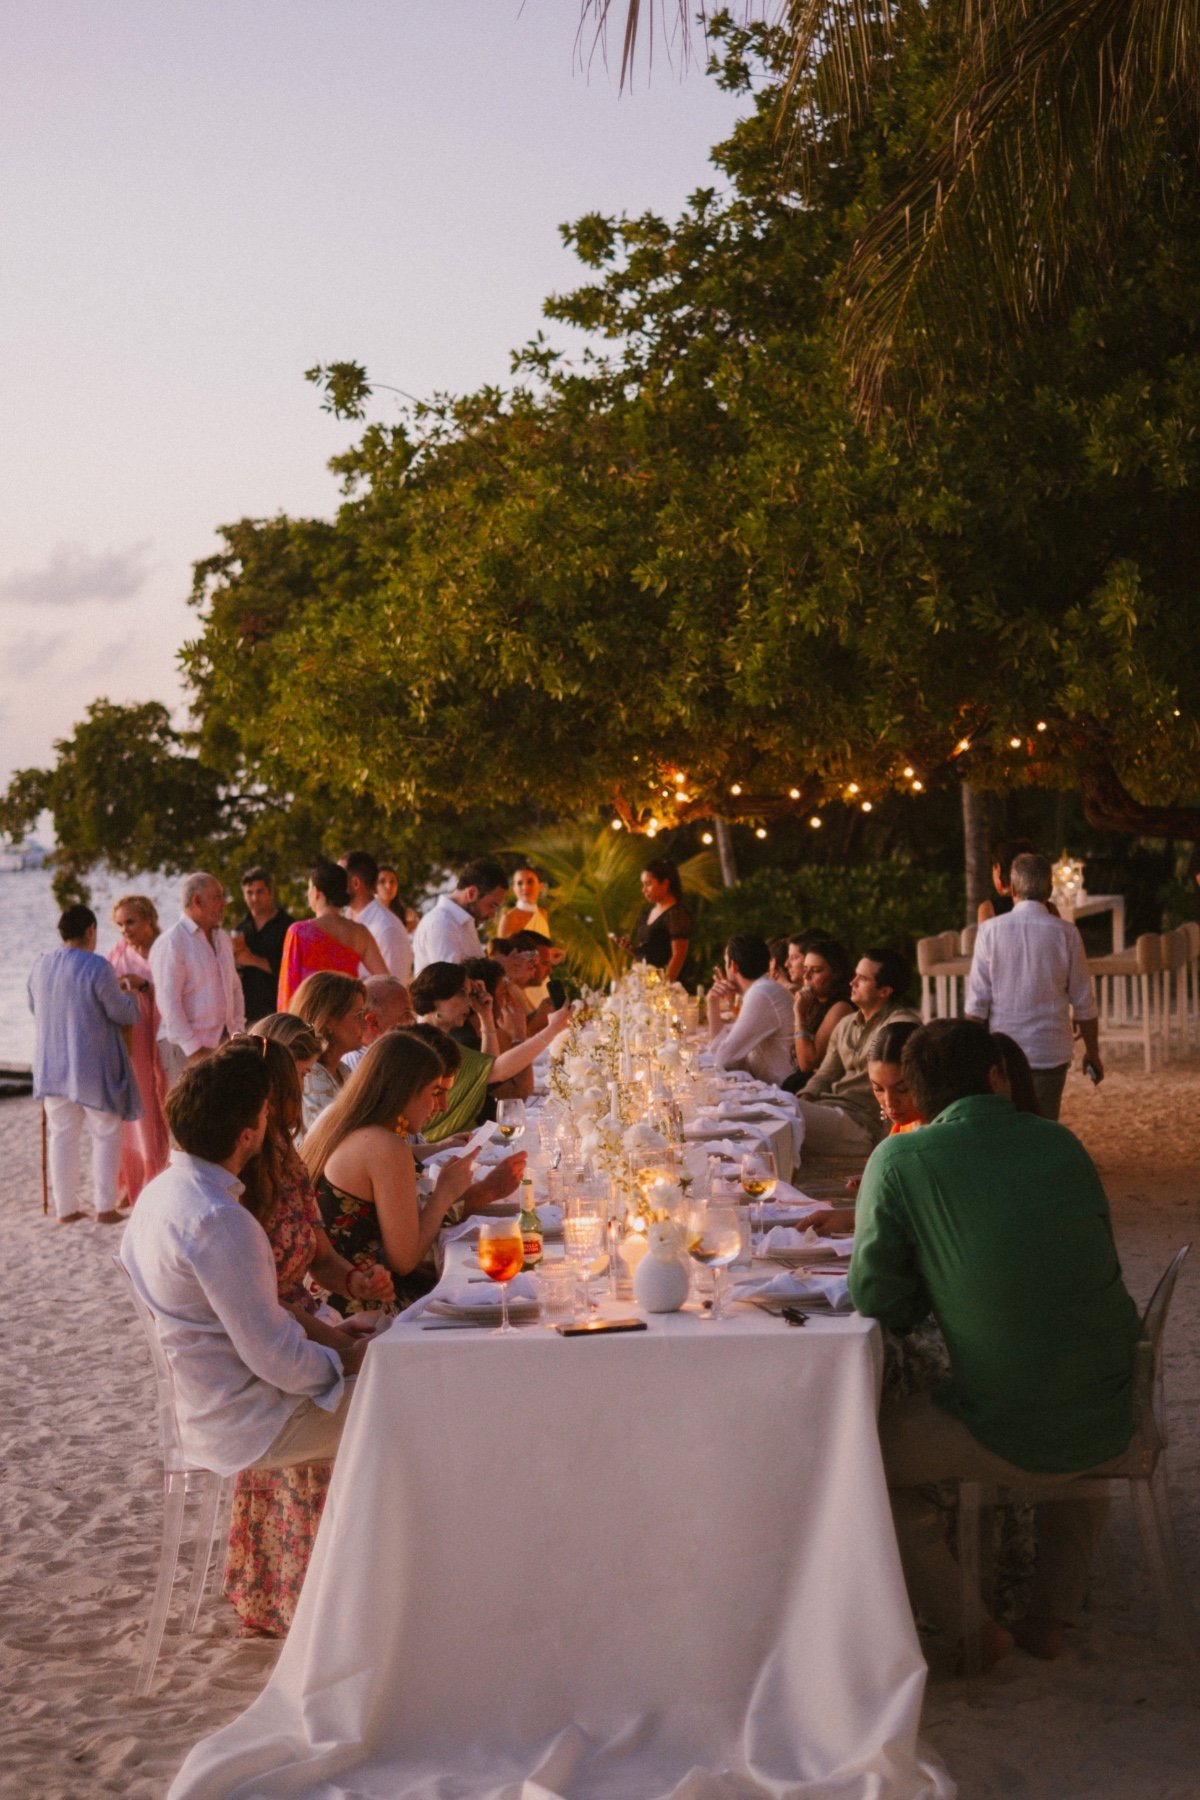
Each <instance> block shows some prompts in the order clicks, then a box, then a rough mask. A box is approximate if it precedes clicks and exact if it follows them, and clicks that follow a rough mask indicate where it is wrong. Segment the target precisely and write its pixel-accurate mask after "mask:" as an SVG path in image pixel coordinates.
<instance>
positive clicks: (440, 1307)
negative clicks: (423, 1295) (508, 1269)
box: [421, 1275, 537, 1318]
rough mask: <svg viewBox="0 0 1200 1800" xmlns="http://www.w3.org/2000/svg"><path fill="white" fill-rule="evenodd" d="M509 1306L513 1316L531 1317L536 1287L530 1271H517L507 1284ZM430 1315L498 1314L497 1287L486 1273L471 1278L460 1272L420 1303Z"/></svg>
mask: <svg viewBox="0 0 1200 1800" xmlns="http://www.w3.org/2000/svg"><path fill="white" fill-rule="evenodd" d="M508 1307H509V1311H510V1312H511V1313H513V1314H514V1315H515V1316H516V1317H518V1318H519V1317H522V1316H524V1317H526V1318H528V1317H531V1316H532V1315H534V1314H535V1313H536V1312H537V1289H536V1288H535V1287H534V1285H533V1278H532V1277H531V1276H529V1275H516V1276H514V1277H513V1279H512V1280H511V1281H510V1282H509V1284H508ZM421 1310H422V1312H424V1313H428V1314H429V1315H430V1316H431V1317H432V1318H461V1317H469V1316H471V1315H475V1316H478V1315H479V1314H480V1313H487V1314H491V1313H495V1315H496V1317H497V1318H499V1317H500V1287H499V1283H498V1282H495V1281H488V1280H487V1278H486V1277H484V1278H483V1280H480V1279H479V1278H478V1277H476V1278H475V1279H474V1280H471V1279H468V1278H467V1277H465V1276H459V1277H458V1278H457V1279H456V1280H453V1281H448V1282H445V1283H444V1284H443V1285H442V1286H440V1287H437V1288H435V1289H434V1291H433V1293H432V1294H430V1295H429V1296H428V1298H427V1299H426V1301H425V1304H424V1306H423V1307H422V1309H421Z"/></svg>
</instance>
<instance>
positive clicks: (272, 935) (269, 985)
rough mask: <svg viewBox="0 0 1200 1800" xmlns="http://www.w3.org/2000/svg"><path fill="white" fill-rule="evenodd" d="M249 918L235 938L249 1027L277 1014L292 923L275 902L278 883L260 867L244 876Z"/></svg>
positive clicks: (241, 925)
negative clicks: (276, 884)
mask: <svg viewBox="0 0 1200 1800" xmlns="http://www.w3.org/2000/svg"><path fill="white" fill-rule="evenodd" d="M242 898H243V900H244V901H245V902H246V916H245V918H244V919H243V920H242V921H241V923H240V924H239V925H238V927H237V930H236V931H234V932H233V933H232V934H231V941H232V943H233V960H234V962H235V963H236V964H237V972H238V977H239V979H240V981H241V984H242V998H243V1000H244V1002H245V1007H246V1023H247V1025H253V1024H254V1022H255V1020H256V1019H265V1018H266V1016H267V1014H268V1013H273V1012H274V1011H275V1006H276V996H277V995H278V993H279V971H280V969H281V968H282V967H283V940H284V937H285V936H286V935H287V928H288V926H289V925H290V924H291V923H292V918H291V914H290V913H285V912H284V911H283V909H282V907H280V906H279V905H278V904H277V903H276V900H275V883H274V882H273V881H272V880H271V877H270V876H269V875H268V874H267V871H266V870H265V869H263V868H259V867H258V865H257V864H256V865H255V867H254V868H253V869H247V870H246V873H245V874H244V875H243V876H242Z"/></svg>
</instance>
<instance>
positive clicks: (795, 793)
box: [788, 788, 800, 800]
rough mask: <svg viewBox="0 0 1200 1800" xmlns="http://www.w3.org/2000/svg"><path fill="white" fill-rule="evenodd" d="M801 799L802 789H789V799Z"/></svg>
mask: <svg viewBox="0 0 1200 1800" xmlns="http://www.w3.org/2000/svg"><path fill="white" fill-rule="evenodd" d="M799 798H800V789H799V788H789V789H788V799H789V800H798V799H799Z"/></svg>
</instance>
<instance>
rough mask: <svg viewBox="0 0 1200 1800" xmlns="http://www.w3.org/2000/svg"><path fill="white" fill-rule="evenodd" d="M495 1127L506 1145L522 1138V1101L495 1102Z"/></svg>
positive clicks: (523, 1107)
mask: <svg viewBox="0 0 1200 1800" xmlns="http://www.w3.org/2000/svg"><path fill="white" fill-rule="evenodd" d="M496 1127H497V1129H498V1131H499V1133H500V1136H501V1137H502V1138H503V1139H504V1142H505V1143H506V1144H512V1143H514V1142H515V1141H516V1139H517V1138H519V1137H521V1136H523V1134H524V1131H525V1102H524V1101H523V1100H497V1102H496Z"/></svg>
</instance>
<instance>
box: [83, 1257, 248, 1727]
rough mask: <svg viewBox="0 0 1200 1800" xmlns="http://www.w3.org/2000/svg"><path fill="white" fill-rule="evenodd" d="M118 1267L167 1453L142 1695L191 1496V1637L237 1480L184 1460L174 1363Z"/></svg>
mask: <svg viewBox="0 0 1200 1800" xmlns="http://www.w3.org/2000/svg"><path fill="white" fill-rule="evenodd" d="M113 1266H114V1267H115V1268H116V1270H117V1273H118V1274H119V1276H120V1278H121V1282H122V1285H123V1286H124V1288H125V1291H126V1293H127V1294H128V1295H129V1299H130V1303H131V1305H132V1307H133V1310H134V1313H135V1314H136V1316H137V1321H138V1324H139V1325H140V1326H141V1327H142V1331H143V1332H144V1334H145V1338H146V1342H147V1344H148V1345H149V1348H150V1360H151V1363H152V1364H153V1366H154V1387H155V1399H156V1403H157V1412H158V1439H159V1448H160V1450H161V1452H162V1481H163V1524H162V1545H161V1548H160V1550H159V1557H158V1579H157V1581H156V1582H155V1586H154V1597H153V1599H152V1600H151V1602H150V1618H149V1621H148V1623H147V1626H146V1641H145V1644H144V1646H143V1649H142V1660H141V1664H140V1666H139V1668H138V1672H137V1680H136V1681H135V1682H134V1684H133V1691H134V1693H135V1694H137V1695H141V1694H148V1693H149V1691H150V1686H151V1683H152V1682H153V1680H154V1671H155V1668H156V1667H157V1664H158V1655H159V1651H160V1649H161V1648H162V1640H163V1634H164V1632H165V1630H166V1625H167V1616H168V1614H169V1612H170V1610H171V1598H172V1594H173V1592H174V1587H175V1575H176V1571H177V1570H178V1568H179V1561H180V1551H181V1548H182V1544H183V1527H184V1523H185V1515H186V1512H187V1501H188V1496H189V1494H194V1495H196V1496H197V1497H198V1499H199V1507H198V1509H197V1515H196V1525H195V1537H194V1542H193V1545H192V1564H191V1574H190V1576H189V1579H188V1589H187V1599H186V1602H185V1606H184V1631H185V1632H186V1633H189V1634H190V1633H191V1632H193V1631H194V1630H195V1629H196V1620H197V1619H198V1618H199V1616H200V1602H201V1601H202V1600H203V1598H204V1589H205V1585H206V1583H207V1581H208V1574H209V1569H210V1567H211V1566H212V1565H213V1548H214V1546H215V1545H216V1544H217V1543H218V1542H219V1541H220V1539H221V1538H222V1537H223V1536H224V1534H225V1532H226V1530H227V1529H228V1515H229V1508H230V1504H231V1501H232V1497H233V1480H232V1477H229V1476H223V1475H217V1474H215V1473H214V1471H213V1470H212V1469H201V1468H197V1467H196V1466H195V1464H193V1463H189V1462H188V1461H187V1459H186V1458H185V1456H184V1454H183V1450H182V1448H181V1446H180V1441H179V1421H178V1418H177V1416H176V1411H175V1383H174V1381H173V1379H172V1376H171V1365H170V1363H169V1362H168V1361H167V1358H166V1356H165V1355H164V1353H163V1347H162V1344H161V1342H160V1341H159V1336H158V1327H157V1325H156V1324H155V1322H154V1314H153V1313H152V1312H151V1311H150V1308H149V1307H148V1306H147V1305H145V1303H144V1302H143V1301H142V1300H141V1299H139V1297H138V1294H137V1290H136V1289H135V1287H134V1285H133V1282H132V1281H131V1280H130V1277H129V1271H128V1270H127V1269H126V1267H125V1265H124V1263H123V1262H122V1261H121V1259H120V1257H119V1256H114V1257H113ZM218 1562H219V1559H218Z"/></svg>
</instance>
